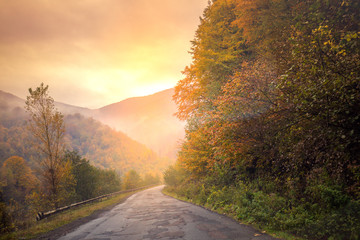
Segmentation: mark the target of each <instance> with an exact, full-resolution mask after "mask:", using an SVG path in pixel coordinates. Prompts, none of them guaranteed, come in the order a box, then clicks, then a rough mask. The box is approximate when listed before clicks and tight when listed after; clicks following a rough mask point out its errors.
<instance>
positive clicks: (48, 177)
mask: <svg viewBox="0 0 360 240" xmlns="http://www.w3.org/2000/svg"><path fill="white" fill-rule="evenodd" d="M48 88H49V87H48V86H44V84H43V83H41V85H40V87H37V88H36V89H35V90H33V89H31V88H30V89H29V93H30V95H29V96H28V97H27V100H26V110H27V112H28V113H29V114H30V119H29V121H28V127H29V130H30V131H31V133H32V134H33V136H34V137H35V139H36V142H35V143H36V147H37V149H38V150H39V152H40V153H41V154H42V159H41V160H40V161H39V165H40V174H41V180H42V185H43V188H44V191H45V194H46V195H47V197H48V200H49V201H50V202H51V203H52V204H54V206H57V205H58V204H59V201H60V199H61V196H60V195H61V192H62V189H61V188H62V186H64V181H65V179H66V178H71V177H70V176H69V175H68V174H69V170H70V165H69V164H68V163H66V162H64V161H63V160H62V157H61V154H62V153H63V136H64V131H65V126H64V121H63V115H62V114H61V113H60V112H58V111H57V110H56V109H55V104H54V100H53V98H52V97H51V96H49V94H48Z"/></svg>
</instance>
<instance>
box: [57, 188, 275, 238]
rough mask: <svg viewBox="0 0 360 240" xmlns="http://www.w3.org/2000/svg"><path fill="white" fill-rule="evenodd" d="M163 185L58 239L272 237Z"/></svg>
mask: <svg viewBox="0 0 360 240" xmlns="http://www.w3.org/2000/svg"><path fill="white" fill-rule="evenodd" d="M162 188H163V186H159V187H155V188H151V189H147V190H145V191H142V192H139V193H136V194H134V195H132V196H131V197H130V198H128V199H127V200H126V201H125V202H124V203H122V204H119V205H117V206H116V207H114V208H113V209H112V210H110V211H108V212H106V213H105V214H104V215H102V216H101V217H100V218H97V219H95V220H92V221H90V222H88V223H86V224H84V225H82V226H80V227H79V228H78V229H76V230H75V231H73V232H71V233H68V234H67V235H65V236H63V237H61V238H60V239H61V240H67V239H71V240H75V239H79V240H80V239H84V240H90V239H91V240H93V239H99V240H100V239H101V240H105V239H106V240H107V239H109V240H110V239H111V240H112V239H124V240H147V239H187V240H202V239H204V240H205V239H210V240H211V239H244V240H245V239H246V240H248V239H256V240H257V239H259V240H260V239H261V240H264V239H269V240H270V239H274V238H272V237H270V236H268V235H266V234H261V233H260V232H258V231H256V230H254V229H252V228H251V227H248V226H245V225H241V224H239V223H237V222H236V221H234V220H232V219H230V218H228V217H225V216H222V215H220V214H217V213H213V212H211V211H208V210H206V209H204V208H201V207H198V206H195V205H193V204H190V203H186V202H182V201H179V200H176V199H174V198H171V197H168V196H166V195H164V194H162V193H161V189H162Z"/></svg>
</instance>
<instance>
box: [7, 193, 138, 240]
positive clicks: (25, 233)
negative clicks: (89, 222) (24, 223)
mask: <svg viewBox="0 0 360 240" xmlns="http://www.w3.org/2000/svg"><path fill="white" fill-rule="evenodd" d="M139 191H140V190H139ZM136 192H138V191H134V192H129V193H124V194H119V195H117V196H113V197H110V198H108V199H103V200H102V201H99V202H94V203H89V204H86V205H84V206H79V207H76V208H74V209H70V210H67V211H64V212H62V213H59V214H56V215H54V216H51V217H48V218H46V219H43V220H41V221H39V222H36V220H35V216H34V222H33V223H31V227H29V228H27V229H24V230H18V231H16V232H13V233H9V234H5V235H2V236H0V240H5V239H32V238H35V237H37V236H39V235H41V234H44V233H47V232H50V231H52V230H55V229H57V228H59V227H62V226H64V225H66V224H69V223H71V222H73V221H75V220H77V219H80V218H84V217H87V216H90V215H91V214H93V213H94V212H95V211H97V210H101V209H104V208H107V207H110V206H113V205H115V204H117V203H120V202H121V201H124V200H125V199H126V198H127V197H129V196H130V195H132V194H134V193H136Z"/></svg>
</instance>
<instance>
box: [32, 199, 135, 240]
mask: <svg viewBox="0 0 360 240" xmlns="http://www.w3.org/2000/svg"><path fill="white" fill-rule="evenodd" d="M130 196H132V194H131V195H129V196H127V197H125V198H123V199H121V201H120V202H118V203H115V204H113V205H110V206H107V207H105V208H103V209H100V210H96V211H95V212H94V213H92V214H91V215H90V216H87V217H84V218H79V219H77V220H75V221H73V222H71V223H68V224H66V225H64V226H61V227H59V228H57V229H55V230H52V231H50V232H47V233H44V234H41V235H39V236H37V237H35V238H32V239H33V240H45V239H46V240H55V239H58V238H60V237H62V236H64V235H66V234H67V233H70V232H72V231H74V230H75V229H77V228H78V227H80V226H81V225H83V224H85V223H87V222H90V221H91V220H94V219H96V218H99V217H101V216H102V215H103V214H104V213H106V212H107V211H110V210H111V209H112V208H114V207H115V206H116V205H119V204H121V203H123V202H125V201H126V199H128V198H129V197H130Z"/></svg>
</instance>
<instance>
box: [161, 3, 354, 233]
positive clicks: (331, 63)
mask: <svg viewBox="0 0 360 240" xmlns="http://www.w3.org/2000/svg"><path fill="white" fill-rule="evenodd" d="M359 10H360V2H359V1H357V0H330V1H325V0H316V1H297V0H286V1H285V0H276V1H275V0H274V1H268V0H254V1H242V0H213V1H211V2H209V6H208V7H207V8H206V9H205V11H204V14H203V17H202V18H201V24H200V25H199V27H198V29H197V31H196V34H195V39H194V40H193V41H192V49H191V53H192V57H193V62H192V64H191V65H189V66H188V67H186V68H185V70H184V74H185V78H184V79H183V80H181V81H180V82H179V83H178V85H177V86H176V88H175V95H174V100H175V101H176V103H177V105H178V113H177V116H178V117H179V118H180V119H182V120H186V121H187V127H186V139H185V141H184V143H183V144H182V147H181V150H180V152H179V155H178V161H177V163H176V165H174V166H172V167H170V168H169V169H168V170H167V171H166V174H165V180H166V182H167V184H168V186H169V187H168V189H167V191H170V192H175V193H176V194H178V195H179V196H182V197H184V198H188V199H190V200H192V201H194V202H196V203H199V204H202V205H206V206H208V207H210V208H213V209H217V210H218V211H220V212H226V213H228V214H230V215H232V216H234V217H235V218H236V219H239V220H241V221H245V222H248V223H253V224H257V225H258V226H261V227H262V228H265V229H268V230H270V231H285V232H287V233H289V234H291V235H297V236H302V237H305V238H307V239H328V238H331V239H358V238H359V237H360V225H359V224H360V217H359V216H360V155H359V154H360V27H359V24H360V14H359Z"/></svg>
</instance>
